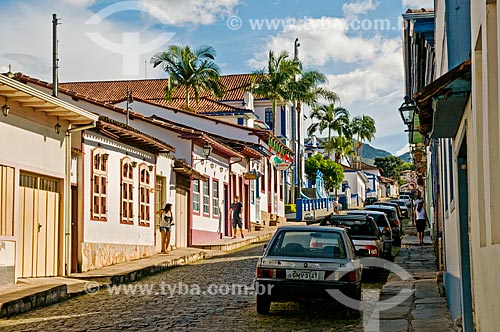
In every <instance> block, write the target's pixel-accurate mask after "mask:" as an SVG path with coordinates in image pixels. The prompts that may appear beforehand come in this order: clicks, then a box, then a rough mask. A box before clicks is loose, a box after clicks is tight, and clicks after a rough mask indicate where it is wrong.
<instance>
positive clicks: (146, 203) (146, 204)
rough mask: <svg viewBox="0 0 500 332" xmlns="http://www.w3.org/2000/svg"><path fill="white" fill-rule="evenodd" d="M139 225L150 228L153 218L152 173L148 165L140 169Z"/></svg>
mask: <svg viewBox="0 0 500 332" xmlns="http://www.w3.org/2000/svg"><path fill="white" fill-rule="evenodd" d="M139 174H140V178H139V225H141V226H149V220H150V217H151V202H150V197H151V194H150V193H151V173H150V171H149V169H148V167H147V165H146V164H143V165H141V167H140V168H139Z"/></svg>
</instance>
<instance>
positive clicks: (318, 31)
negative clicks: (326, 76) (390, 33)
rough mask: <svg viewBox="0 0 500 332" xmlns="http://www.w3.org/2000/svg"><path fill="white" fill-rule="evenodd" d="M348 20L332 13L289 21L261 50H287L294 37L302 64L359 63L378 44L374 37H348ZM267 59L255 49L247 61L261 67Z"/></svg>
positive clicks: (371, 54) (368, 57) (374, 54)
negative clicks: (330, 14)
mask: <svg viewBox="0 0 500 332" xmlns="http://www.w3.org/2000/svg"><path fill="white" fill-rule="evenodd" d="M348 31H349V22H348V21H347V20H346V19H342V18H334V17H322V18H317V19H313V18H309V19H307V20H305V21H302V22H300V23H298V24H290V25H287V26H286V27H285V29H284V30H283V32H282V33H280V34H278V35H276V36H273V37H271V39H270V40H268V42H267V43H266V44H265V45H263V50H275V51H277V52H280V51H281V50H287V49H290V48H291V45H293V41H294V40H295V37H298V38H299V40H300V43H301V48H300V49H299V52H300V59H301V61H302V62H303V63H304V64H305V65H306V66H308V65H315V66H323V65H325V64H327V63H329V62H334V61H341V62H346V63H359V62H361V63H363V62H366V61H371V60H372V59H373V58H374V57H375V56H376V54H377V49H378V48H379V47H380V45H378V44H379V41H378V40H374V39H372V40H369V39H364V38H362V37H350V36H348V35H347V32H348ZM266 63H267V52H266V51H265V52H259V53H257V54H256V55H255V57H254V58H253V59H251V60H250V61H248V64H249V65H250V66H252V67H254V68H261V67H263V66H265V65H266Z"/></svg>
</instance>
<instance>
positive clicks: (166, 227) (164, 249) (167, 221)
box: [156, 203, 174, 254]
mask: <svg viewBox="0 0 500 332" xmlns="http://www.w3.org/2000/svg"><path fill="white" fill-rule="evenodd" d="M156 214H161V219H160V232H161V253H162V254H168V251H169V248H170V234H171V233H172V226H173V225H174V216H173V215H172V204H170V203H167V204H165V207H164V208H163V209H161V210H158V211H156Z"/></svg>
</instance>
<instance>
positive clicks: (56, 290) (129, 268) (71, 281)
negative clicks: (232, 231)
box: [0, 223, 304, 318]
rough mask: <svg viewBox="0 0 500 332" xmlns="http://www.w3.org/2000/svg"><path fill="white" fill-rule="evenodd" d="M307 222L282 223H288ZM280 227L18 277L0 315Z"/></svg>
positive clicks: (0, 292) (5, 292)
mask: <svg viewBox="0 0 500 332" xmlns="http://www.w3.org/2000/svg"><path fill="white" fill-rule="evenodd" d="M289 224H293V225H298V224H304V223H282V224H281V225H280V226H285V225H289ZM276 229H277V227H267V228H265V229H263V230H260V231H251V232H250V231H245V232H244V235H245V238H240V237H238V238H237V239H233V238H223V239H220V240H215V241H212V242H209V243H203V244H199V245H196V246H193V247H190V248H178V249H174V250H172V251H170V253H169V254H158V255H154V256H151V257H146V258H142V259H137V260H133V261H129V262H125V263H120V264H115V265H111V266H106V267H103V268H98V269H95V270H91V271H87V272H83V273H73V274H71V275H70V277H47V278H25V279H18V282H17V284H15V285H11V286H8V287H3V288H0V318H2V317H8V316H13V315H16V314H18V313H22V312H26V311H29V310H31V309H34V308H37V307H41V306H45V305H50V304H53V303H56V302H60V301H64V300H66V299H68V298H71V297H74V296H78V295H83V294H88V293H92V292H95V291H96V290H97V289H99V287H102V286H105V285H111V284H121V283H127V282H133V281H136V280H139V279H141V278H143V277H145V276H148V275H151V274H154V273H158V272H162V271H165V270H168V269H170V268H173V267H176V266H181V265H185V264H189V263H192V262H195V261H198V260H201V259H205V258H209V257H214V256H220V255H224V254H226V253H227V252H229V251H233V250H236V249H239V248H242V247H245V246H248V245H250V244H253V243H258V242H262V241H266V240H269V239H270V238H271V237H272V235H273V234H274V232H275V231H276Z"/></svg>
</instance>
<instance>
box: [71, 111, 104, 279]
mask: <svg viewBox="0 0 500 332" xmlns="http://www.w3.org/2000/svg"><path fill="white" fill-rule="evenodd" d="M96 124H97V122H96V121H92V123H90V124H88V125H84V126H81V127H75V128H72V126H71V124H70V125H69V127H68V130H66V134H65V137H66V139H65V148H66V158H65V159H66V160H65V164H66V165H65V174H64V177H65V178H64V203H65V204H64V224H63V232H64V250H63V262H64V263H65V266H64V269H63V275H66V276H69V275H70V274H71V222H72V220H71V208H72V206H71V134H72V133H74V132H78V131H82V130H86V129H91V128H94V127H95V126H96Z"/></svg>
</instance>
